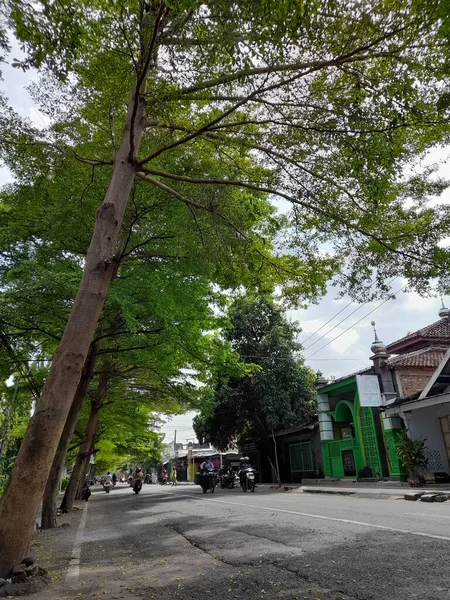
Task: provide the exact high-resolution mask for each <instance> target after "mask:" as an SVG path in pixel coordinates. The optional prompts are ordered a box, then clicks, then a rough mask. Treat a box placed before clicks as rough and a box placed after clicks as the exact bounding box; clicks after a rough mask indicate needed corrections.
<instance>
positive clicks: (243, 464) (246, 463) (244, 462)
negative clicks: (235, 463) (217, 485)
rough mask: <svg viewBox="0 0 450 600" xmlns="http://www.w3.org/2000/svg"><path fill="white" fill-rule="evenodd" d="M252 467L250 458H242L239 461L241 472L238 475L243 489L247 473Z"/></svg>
mask: <svg viewBox="0 0 450 600" xmlns="http://www.w3.org/2000/svg"><path fill="white" fill-rule="evenodd" d="M251 468H252V465H251V464H250V459H249V457H248V456H241V458H240V459H239V471H238V475H239V483H240V484H241V487H243V486H244V481H245V471H246V470H247V469H251Z"/></svg>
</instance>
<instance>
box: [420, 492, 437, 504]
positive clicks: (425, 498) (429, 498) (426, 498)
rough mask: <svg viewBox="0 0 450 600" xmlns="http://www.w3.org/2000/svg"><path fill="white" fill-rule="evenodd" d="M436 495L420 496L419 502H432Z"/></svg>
mask: <svg viewBox="0 0 450 600" xmlns="http://www.w3.org/2000/svg"><path fill="white" fill-rule="evenodd" d="M437 495H438V494H422V496H421V497H420V501H421V502H434V501H435V499H436V496H437Z"/></svg>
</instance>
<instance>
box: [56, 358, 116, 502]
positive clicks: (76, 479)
mask: <svg viewBox="0 0 450 600" xmlns="http://www.w3.org/2000/svg"><path fill="white" fill-rule="evenodd" d="M109 380H110V373H109V371H108V370H105V371H104V372H103V373H102V374H101V375H100V381H99V383H98V387H97V390H96V392H95V397H94V398H93V400H92V401H91V408H90V411H89V418H88V422H87V424H86V431H85V434H84V439H83V443H82V444H81V446H80V449H79V451H78V455H77V458H76V460H75V465H74V467H73V469H72V473H71V475H70V480H69V484H68V486H67V488H66V491H65V493H64V498H63V499H62V502H61V510H62V511H64V512H66V511H69V510H72V509H73V503H74V501H75V498H76V496H77V493H78V490H79V489H80V487H82V486H83V482H84V479H85V477H86V472H87V469H88V467H89V459H90V457H91V455H92V453H93V452H94V444H95V433H96V431H97V425H98V418H99V416H100V409H101V407H102V404H103V398H104V397H105V394H106V391H107V389H108V384H109Z"/></svg>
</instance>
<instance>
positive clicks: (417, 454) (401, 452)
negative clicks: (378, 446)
mask: <svg viewBox="0 0 450 600" xmlns="http://www.w3.org/2000/svg"><path fill="white" fill-rule="evenodd" d="M425 442H426V440H412V439H411V438H410V437H408V434H407V433H406V430H405V429H404V430H403V431H401V432H400V433H399V434H398V435H397V437H396V439H395V451H396V453H397V456H398V458H399V460H400V461H401V462H402V463H403V465H404V466H405V467H406V469H407V470H408V481H409V485H410V486H412V487H414V486H417V485H419V471H420V470H421V469H426V468H427V464H428V459H427V458H426V457H425V447H426V446H425Z"/></svg>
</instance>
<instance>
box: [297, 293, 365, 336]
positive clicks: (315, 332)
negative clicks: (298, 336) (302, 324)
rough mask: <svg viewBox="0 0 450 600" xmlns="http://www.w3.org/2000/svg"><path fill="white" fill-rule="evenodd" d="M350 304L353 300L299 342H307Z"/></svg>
mask: <svg viewBox="0 0 450 600" xmlns="http://www.w3.org/2000/svg"><path fill="white" fill-rule="evenodd" d="M372 285H373V284H372ZM350 304H353V300H350V302H349V303H348V304H346V305H345V306H344V308H341V310H340V311H339V312H337V313H336V314H335V315H333V316H332V317H331V318H330V319H328V321H327V322H326V323H324V324H323V325H321V326H320V327H319V329H316V331H314V333H311V335H309V336H308V337H307V338H306V340H303V342H300V343H301V344H302V345H303V344H306V342H307V341H308V340H310V339H311V338H312V337H314V336H315V335H316V334H318V333H319V331H320V330H321V329H323V328H324V327H326V326H327V325H328V323H331V321H332V320H333V319H335V318H336V317H338V316H339V315H340V314H341V313H342V312H344V310H345V309H346V308H348V307H349V306H350ZM319 339H320V338H319Z"/></svg>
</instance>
